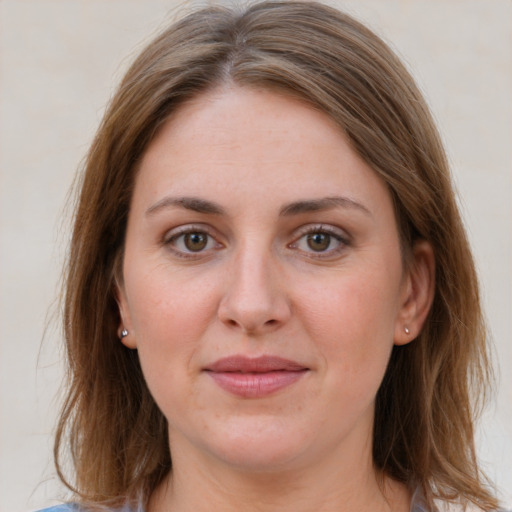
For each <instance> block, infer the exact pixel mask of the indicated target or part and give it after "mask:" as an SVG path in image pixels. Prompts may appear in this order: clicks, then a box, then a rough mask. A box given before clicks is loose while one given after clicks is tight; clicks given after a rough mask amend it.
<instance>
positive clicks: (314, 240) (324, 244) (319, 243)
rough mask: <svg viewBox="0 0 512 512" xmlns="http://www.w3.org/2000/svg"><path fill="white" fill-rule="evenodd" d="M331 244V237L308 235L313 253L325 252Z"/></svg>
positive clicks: (319, 234)
mask: <svg viewBox="0 0 512 512" xmlns="http://www.w3.org/2000/svg"><path fill="white" fill-rule="evenodd" d="M330 243H331V235H326V234H325V233H313V234H311V235H308V246H309V248H310V249H313V251H325V250H326V249H327V248H328V247H329V244H330Z"/></svg>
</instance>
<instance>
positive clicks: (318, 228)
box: [164, 224, 350, 259]
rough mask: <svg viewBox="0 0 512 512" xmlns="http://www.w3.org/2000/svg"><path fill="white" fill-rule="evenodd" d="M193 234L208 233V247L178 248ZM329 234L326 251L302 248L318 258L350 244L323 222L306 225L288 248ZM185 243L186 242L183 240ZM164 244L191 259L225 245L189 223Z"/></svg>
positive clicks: (203, 228) (166, 238)
mask: <svg viewBox="0 0 512 512" xmlns="http://www.w3.org/2000/svg"><path fill="white" fill-rule="evenodd" d="M192 234H200V235H206V237H207V240H206V247H205V248H204V249H200V250H198V251H192V250H186V249H178V248H177V247H176V245H177V243H178V241H179V240H180V239H181V238H182V237H186V236H187V235H192ZM316 234H320V235H327V236H329V237H330V238H329V245H328V247H327V249H326V250H325V251H324V250H322V251H315V250H313V249H310V250H302V252H303V253H306V254H308V256H309V257H310V258H317V259H329V258H332V257H335V256H337V255H338V254H339V253H341V252H342V251H343V250H344V249H345V248H346V247H347V246H349V245H350V240H349V237H348V236H347V235H343V234H342V233H340V230H339V229H336V228H334V227H332V226H325V225H323V224H318V225H313V226H311V225H310V226H304V227H303V228H301V229H300V230H299V234H298V236H297V238H296V239H295V241H294V242H292V243H290V244H288V246H287V247H288V248H290V249H299V243H300V242H301V241H302V240H303V239H304V240H306V243H307V237H308V236H311V235H316ZM333 239H334V240H335V242H336V243H337V246H336V247H335V248H334V249H330V246H331V244H332V240H333ZM212 241H213V243H214V247H208V245H210V244H211V243H212ZM183 243H184V242H183ZM164 245H166V246H167V247H169V248H170V250H172V252H173V253H174V254H175V255H176V256H178V257H179V258H184V259H186V258H189V259H197V258H199V257H204V255H205V254H204V253H205V252H206V251H208V252H209V251H211V250H212V249H213V250H215V249H217V250H218V249H222V248H223V247H224V245H223V244H221V243H220V242H218V241H217V240H216V239H215V237H214V236H213V235H212V234H211V233H210V232H209V230H208V228H207V227H205V226H201V225H187V226H182V227H179V228H177V229H176V230H173V231H171V233H169V234H167V235H166V237H165V238H164Z"/></svg>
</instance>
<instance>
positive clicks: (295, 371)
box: [204, 356, 309, 398]
mask: <svg viewBox="0 0 512 512" xmlns="http://www.w3.org/2000/svg"><path fill="white" fill-rule="evenodd" d="M204 371H205V372H206V373H207V374H208V375H209V376H210V377H211V378H212V379H213V381H214V382H215V383H216V384H217V385H218V386H219V387H221V388H222V389H223V390H224V391H227V392H228V393H231V394H233V395H235V396H238V397H242V398H263V397H265V396H268V395H271V394H273V393H276V392H277V391H279V390H281V389H283V388H286V387H288V386H290V385H292V384H294V383H295V382H297V381H298V380H300V379H301V378H302V377H304V375H306V373H307V372H308V371H309V368H307V367H305V366H304V365H302V364H300V363H298V362H296V361H291V360H289V359H283V358H281V357H276V356H260V357H257V358H249V357H245V356H231V357H226V358H223V359H219V360H218V361H215V362H214V363H213V364H211V365H208V366H207V367H206V368H205V369H204Z"/></svg>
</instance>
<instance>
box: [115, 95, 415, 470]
mask: <svg viewBox="0 0 512 512" xmlns="http://www.w3.org/2000/svg"><path fill="white" fill-rule="evenodd" d="M411 283H412V284H411ZM414 289H415V285H414V283H413V279H411V276H410V273H409V272H405V271H404V269H403V268H402V258H401V253H400V246H399V238H398V233H397V226H396V221H395V217H394V210H393V204H392V200H391V197H390V194H389V192H388V191H387V188H386V186H385V185H384V183H383V182H382V181H381V180H380V178H378V177H377V175H376V174H375V173H374V172H373V171H372V170H371V169H370V168H369V167H368V165H366V164H365V163H364V162H363V161H362V160H361V158H359V157H358V155H357V154H356V153H355V152H354V151H353V150H352V149H351V147H350V145H349V144H348V143H347V140H346V138H345V136H344V135H343V133H342V131H341V130H340V129H339V128H338V127H337V125H335V124H334V122H333V121H331V120H330V118H329V117H327V116H326V115H325V114H323V113H320V112H318V111H315V110H314V109H312V108H311V107H309V106H307V105H305V104H303V103H301V102H299V101H297V100H295V99H291V98H289V97H285V96H282V95H278V94H277V93H274V92H268V91H261V90H252V89H244V88H226V89H218V90H215V91H213V92H209V93H206V94H204V95H202V96H199V97H197V98H196V99H195V100H193V101H192V102H190V103H187V104H186V105H184V106H182V107H181V108H180V109H179V110H178V111H177V112H176V113H175V114H173V116H172V117H171V118H170V119H169V120H168V121H167V123H166V124H165V125H164V126H163V128H162V130H161V131H160V132H159V134H158V135H157V137H156V138H155V139H154V140H153V142H152V143H151V144H150V146H149V148H148V150H147V151H146V153H145V155H144V158H143V160H142V162H141V166H140V171H139V173H138V175H137V178H136V184H135V189H134V193H133V198H132V202H131V209H130V213H129V221H128V228H127V234H126V247H125V256H124V265H123V283H122V285H121V286H120V289H119V290H118V292H119V303H120V309H121V314H122V321H123V327H125V328H127V329H128V331H129V335H128V336H127V337H126V338H124V339H123V342H124V343H125V344H126V345H128V346H130V347H132V348H136V349H137V350H138V353H139V357H140V362H141V365H142V369H143V372H144V375H145V378H146V380H147V384H148V386H149V389H150V391H151V393H152V395H153V396H154V398H155V400H156V402H157V404H158V405H159V407H160V409H161V410H162V412H163V414H164V415H165V416H166V418H167V420H168V423H169V436H170V444H171V451H172V453H173V458H174V460H175V461H176V460H177V458H179V457H180V456H183V457H185V456H186V457H195V458H196V460H201V461H205V460H209V461H216V462H221V463H223V464H228V465H230V466H233V467H238V468H244V469H249V470H258V471H261V470H268V469H272V468H276V467H280V468H285V467H288V466H290V467H292V466H293V467H295V466H297V467H298V466H301V465H307V464H311V463H313V462H314V461H315V460H316V461H319V460H322V459H325V458H326V457H327V458H329V457H333V456H334V457H338V458H339V457H345V460H351V458H358V457H361V456H362V454H363V455H364V454H366V455H368V454H369V453H370V450H371V432H372V420H373V411H374V401H375V395H376V392H377V390H378V388H379V385H380V383H381V380H382V378H383V375H384V372H385V369H386V365H387V363H388V359H389V356H390V352H391V349H392V347H393V344H394V343H406V342H408V341H410V339H412V337H413V336H414V334H415V331H414V329H415V324H414V322H412V323H411V324H409V325H407V324H406V322H407V321H408V316H407V315H409V313H410V310H411V306H410V304H411V300H412V299H411V294H412V293H413V290H414ZM405 326H408V327H409V329H411V334H409V335H407V334H405V332H404V327H405ZM366 455H365V456H366ZM368 456H369V455H368Z"/></svg>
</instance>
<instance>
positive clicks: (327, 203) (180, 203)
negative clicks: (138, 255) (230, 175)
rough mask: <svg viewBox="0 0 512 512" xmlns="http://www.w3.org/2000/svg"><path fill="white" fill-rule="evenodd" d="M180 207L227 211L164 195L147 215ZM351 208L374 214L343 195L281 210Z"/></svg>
mask: <svg viewBox="0 0 512 512" xmlns="http://www.w3.org/2000/svg"><path fill="white" fill-rule="evenodd" d="M172 207H179V208H184V209H186V210H191V211H194V212H197V213H204V214H210V215H212V214H213V215H224V214H225V213H226V212H225V210H224V208H222V206H220V205H219V204H217V203H215V202H213V201H208V200H206V199H201V198H199V197H171V196H168V197H164V198H163V199H161V200H160V201H157V202H156V203H155V204H153V205H152V206H150V207H149V208H148V209H147V210H146V215H153V214H155V213H156V212H158V211H160V210H163V209H165V208H172ZM339 207H342V208H349V209H356V210H359V211H361V212H363V213H365V214H367V215H370V216H372V213H371V212H370V210H369V209H368V208H366V206H364V205H363V204H361V203H358V202H357V201H354V200H353V199H350V198H348V197H342V196H334V197H322V198H320V199H305V200H301V201H294V202H292V203H289V204H287V205H285V206H283V207H282V208H281V210H280V211H279V216H280V217H288V216H292V215H299V214H301V213H309V212H318V211H323V210H331V209H333V208H339Z"/></svg>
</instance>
